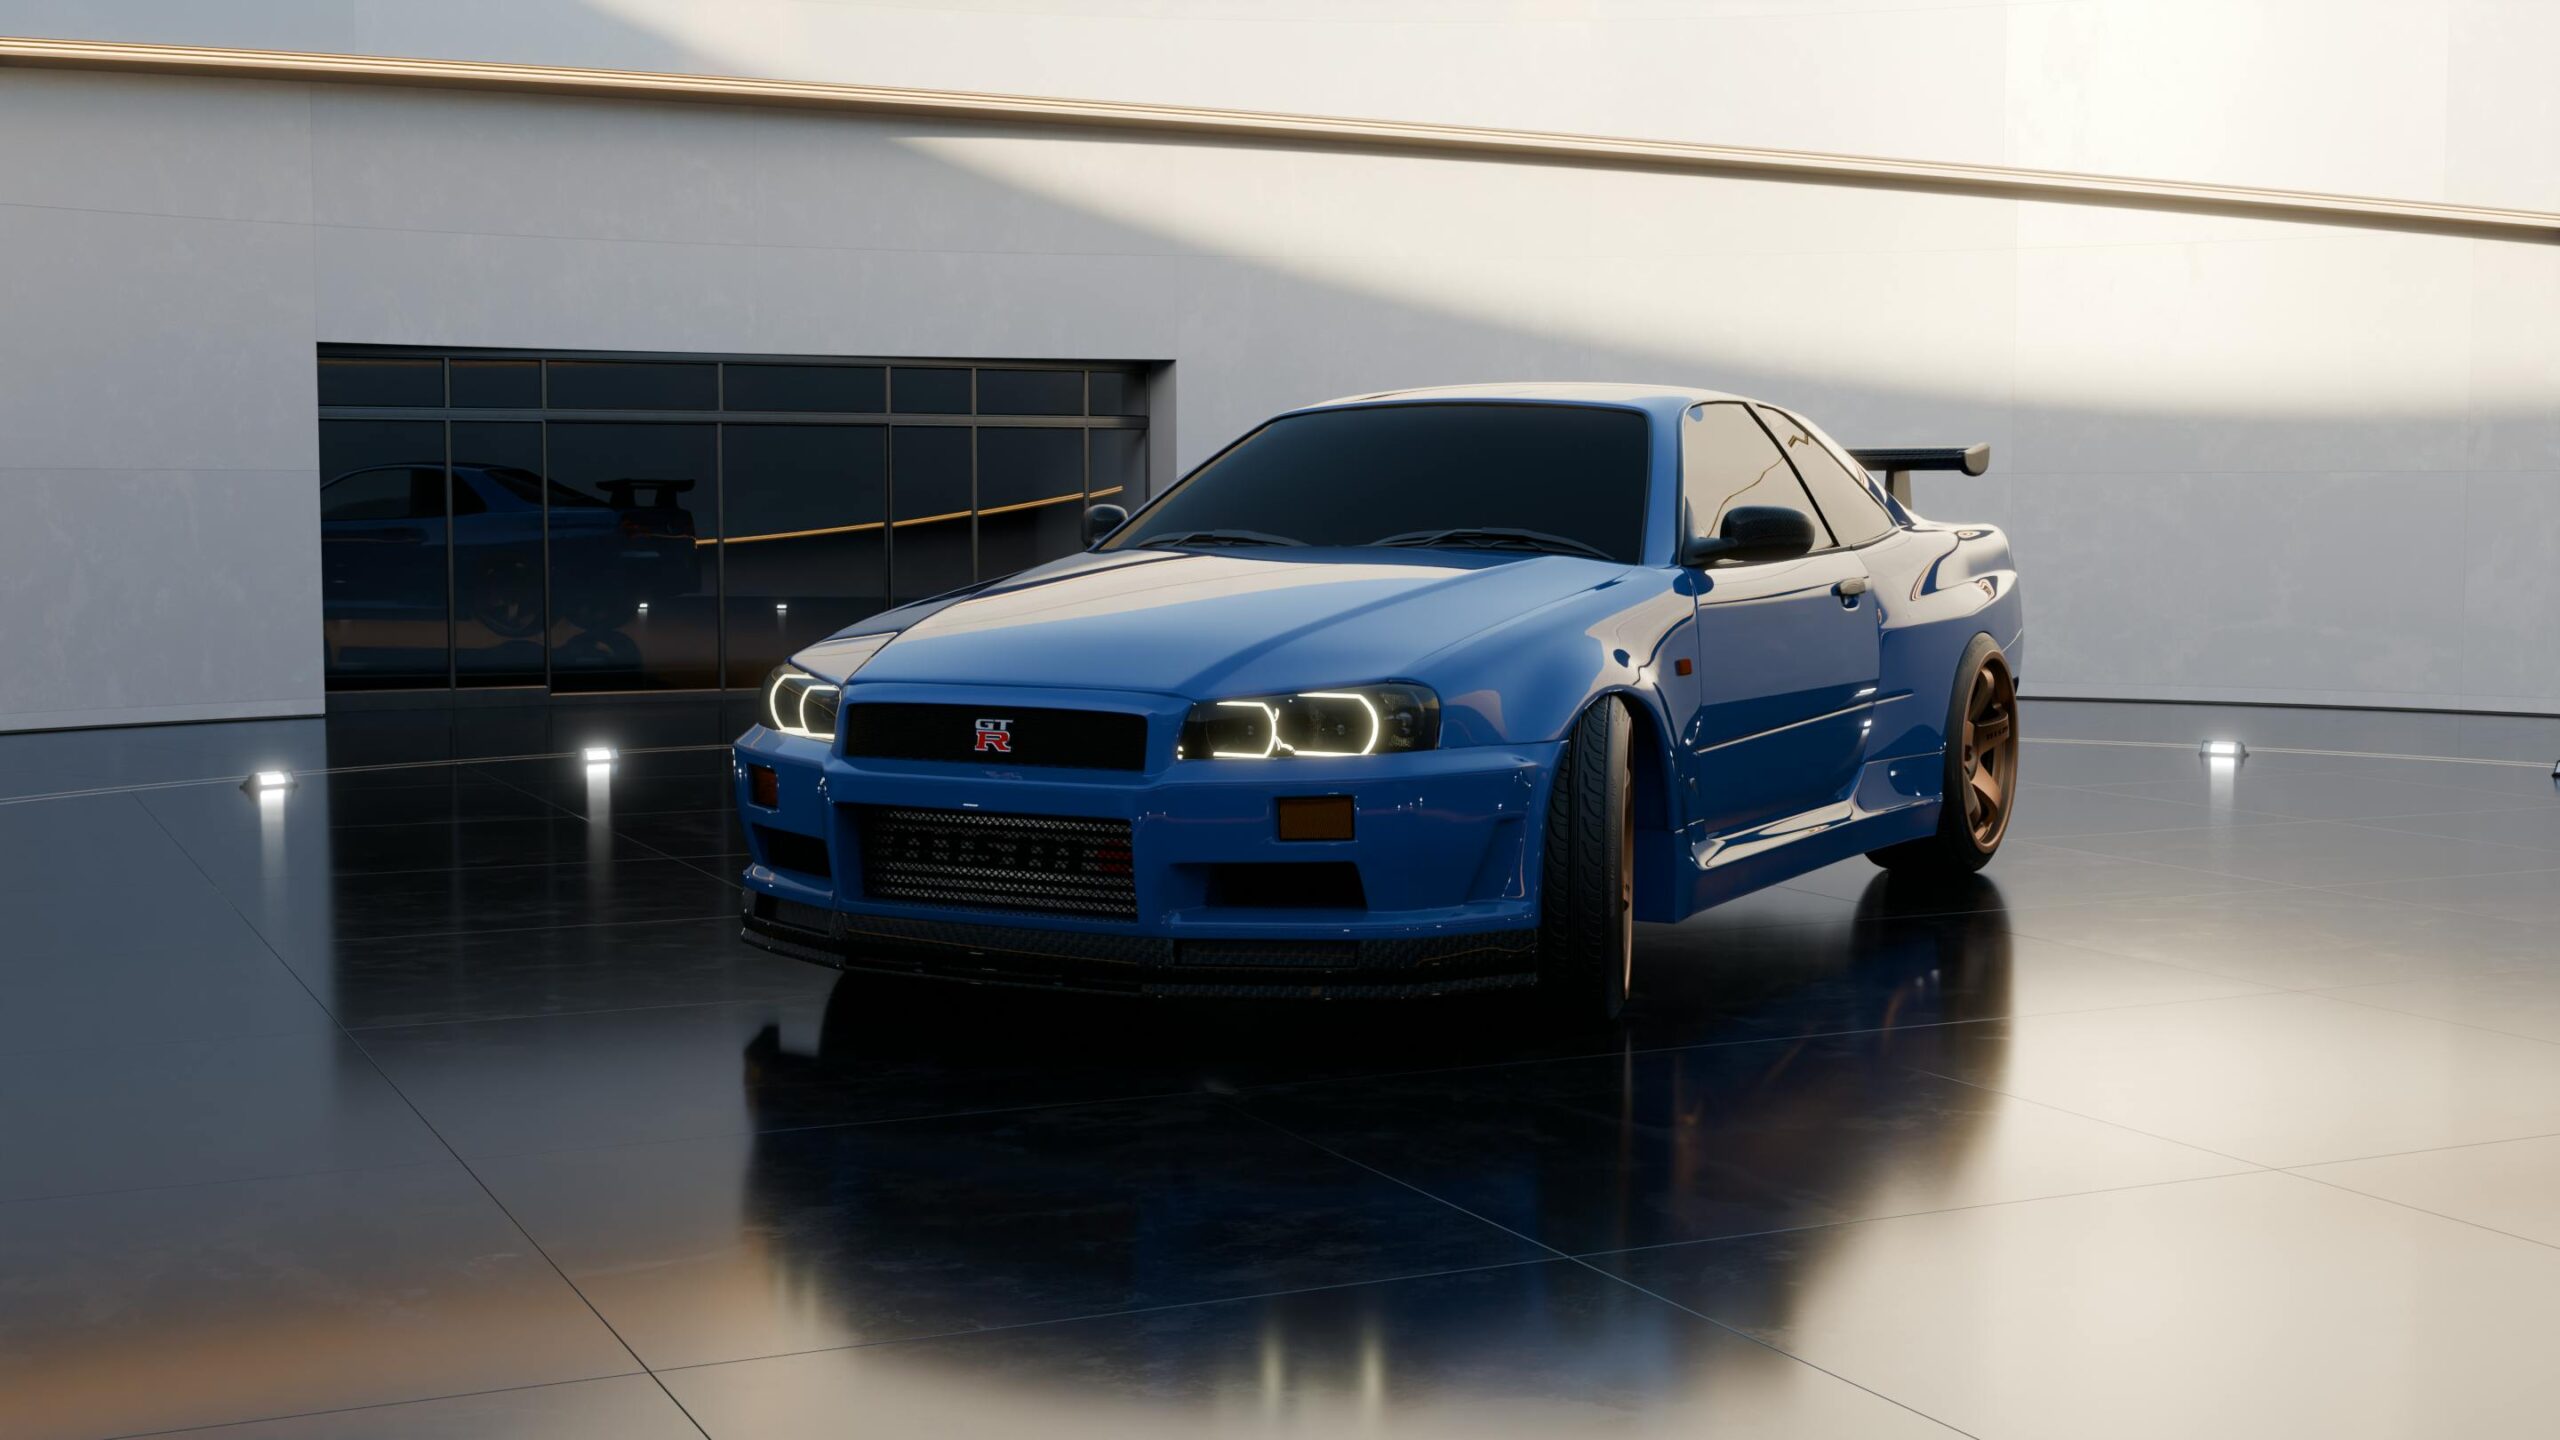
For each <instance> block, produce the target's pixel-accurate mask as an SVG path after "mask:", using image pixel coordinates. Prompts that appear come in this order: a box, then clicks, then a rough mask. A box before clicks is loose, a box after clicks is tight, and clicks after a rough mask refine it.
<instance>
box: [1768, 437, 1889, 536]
mask: <svg viewBox="0 0 2560 1440" xmlns="http://www.w3.org/2000/svg"><path fill="white" fill-rule="evenodd" d="M1760 418H1761V419H1763V420H1766V421H1768V422H1769V431H1770V433H1771V434H1774V435H1776V436H1777V437H1778V443H1779V444H1780V445H1781V446H1784V447H1785V449H1786V452H1787V458H1788V459H1790V460H1793V461H1794V462H1796V473H1797V474H1798V475H1801V476H1803V477H1804V485H1805V488H1806V489H1808V490H1810V491H1812V492H1813V503H1814V504H1815V505H1817V506H1819V507H1821V510H1822V518H1823V519H1825V520H1828V521H1830V522H1831V533H1832V534H1833V535H1834V536H1836V537H1838V538H1839V541H1840V543H1841V544H1843V545H1864V544H1866V543H1867V542H1868V541H1870V540H1879V539H1882V538H1883V537H1884V536H1886V535H1887V534H1889V533H1891V532H1892V530H1893V517H1892V516H1890V515H1887V514H1886V513H1885V510H1884V506H1882V505H1880V504H1878V503H1877V502H1876V498H1875V496H1874V495H1872V494H1870V493H1868V490H1867V482H1866V479H1865V477H1864V476H1859V475H1852V474H1850V473H1849V471H1848V468H1847V467H1846V466H1844V465H1842V464H1841V463H1840V461H1839V459H1838V458H1837V457H1835V456H1834V455H1832V453H1831V450H1830V447H1828V446H1826V445H1824V444H1823V443H1822V442H1821V441H1819V440H1817V439H1815V438H1814V437H1813V433H1812V432H1811V431H1809V430H1807V429H1806V428H1805V427H1804V425H1803V424H1802V423H1801V422H1799V421H1798V420H1797V419H1796V418H1795V417H1794V416H1792V415H1789V414H1787V413H1786V412H1785V411H1783V410H1772V409H1770V408H1769V407H1767V406H1765V405H1763V406H1761V407H1760Z"/></svg>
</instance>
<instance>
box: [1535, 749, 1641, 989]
mask: <svg viewBox="0 0 2560 1440" xmlns="http://www.w3.org/2000/svg"><path fill="white" fill-rule="evenodd" d="M1634 729H1635V727H1634V722H1633V721H1632V720H1631V719H1630V718H1629V717H1628V715H1627V711H1626V707H1624V706H1623V705H1620V704H1619V703H1618V702H1617V701H1615V700H1603V701H1601V702H1600V703H1599V704H1597V705H1594V706H1592V707H1591V708H1590V709H1589V710H1586V711H1584V712H1583V715H1582V718H1581V719H1580V720H1578V721H1576V722H1575V723H1574V727H1573V730H1572V731H1571V733H1569V734H1568V735H1566V737H1565V742H1564V753H1563V754H1562V755H1561V756H1560V757H1559V758H1558V759H1557V762H1556V774H1555V784H1554V788H1553V790H1552V791H1551V792H1550V794H1549V796H1548V800H1547V837H1546V856H1545V863H1544V865H1543V866H1542V868H1541V872H1540V876H1539V892H1538V986H1539V988H1540V989H1542V990H1546V991H1549V992H1550V993H1551V994H1552V996H1553V997H1554V1003H1555V1006H1556V1010H1557V1013H1558V1015H1559V1017H1560V1018H1563V1019H1565V1020H1568V1021H1575V1022H1594V1023H1606V1022H1608V1021H1612V1020H1615V1019H1617V1018H1618V1016H1619V1014H1620V1012H1622V1011H1623V1010H1625V1009H1626V1004H1627V988H1628V985H1629V983H1630V982H1631V981H1632V979H1633V978H1634V968H1635V807H1634V804H1633V801H1632V797H1631V794H1630V792H1631V790H1632V788H1633V773H1632V765H1633V754H1632V751H1633V744H1634Z"/></svg>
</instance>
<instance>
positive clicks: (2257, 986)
mask: <svg viewBox="0 0 2560 1440" xmlns="http://www.w3.org/2000/svg"><path fill="white" fill-rule="evenodd" d="M2289 888H2300V887H2289ZM2110 903H2115V902H2110ZM2122 903H2127V904H2131V903H2135V902H2131V901H2127V902H2122ZM2376 903H2378V904H2386V905H2390V904H2398V903H2400V902H2396V901H2389V900H2385V901H2377V902H2376ZM2009 933H2010V934H2012V935H2014V936H2017V937H2019V938H2022V939H2027V940H2034V941H2038V942H2040V943H2042V944H2046V945H2070V946H2076V947H2077V948H2079V949H2082V950H2087V951H2089V952H2090V953H2092V954H2096V955H2102V956H2104V957H2106V958H2107V959H2110V960H2126V961H2131V962H2133V963H2135V964H2138V965H2159V966H2163V967H2165V968H2167V969H2171V970H2182V971H2184V972H2186V973H2187V974H2189V975H2203V976H2209V977H2211V978H2213V979H2216V980H2228V981H2231V982H2233V983H2234V984H2240V985H2248V986H2251V987H2253V988H2252V989H2251V990H2248V991H2243V992H2242V995H2248V994H2268V995H2295V994H2302V993H2304V992H2308V991H2316V990H2321V989H2324V988H2335V987H2324V986H2320V985H2270V984H2268V983H2267V982H2266V981H2264V980H2252V979H2250V978H2249V977H2248V976H2246V975H2237V974H2234V973H2232V972H2231V971H2228V970H2213V969H2208V968H2206V967H2204V966H2202V965H2193V964H2189V963H2187V962H2186V961H2183V960H2163V959H2161V958H2160V957H2159V956H2157V955H2136V954H2133V953H2131V952H2130V951H2125V950H2110V949H2107V948H2106V947H2105V946H2103V945H2097V944H2093V943H2091V942H2089V941H2087V940H2066V939H2063V938H2062V937H2061V936H2058V935H2039V934H2037V933H2036V932H2034V931H2032V930H2015V929H2013V930H2011V931H2010V932H2009ZM2346 951H2347V953H2351V954H2353V953H2362V952H2361V950H2360V949H2358V948H2357V947H2354V946H2349V947H2346ZM2307 953H2318V952H2307ZM2450 973H2451V974H2455V975H2472V974H2485V973H2493V972H2492V971H2490V970H2481V971H2469V970H2463V971H2454V972H2450ZM2372 983H2376V984H2386V985H2387V984H2392V983H2396V982H2393V981H2387V980H2386V981H2376V982H2372ZM2242 995H2207V996H2197V997H2193V998H2197V999H2206V1000H2237V999H2240V998H2242ZM2141 1003H2145V1004H2160V1005H2177V1004H2183V1003H2185V1002H2184V1001H2178V1000H2160V1001H2146V1002H2141ZM2103 1008H2124V1009H2131V1008H2133V1007H2132V1006H2124V1007H2103ZM2035 1013H2037V1014H2042V1015H2067V1014H2078V1013H2082V1012H2078V1011H2067V1010H2044V1011H2037V1012H2035Z"/></svg>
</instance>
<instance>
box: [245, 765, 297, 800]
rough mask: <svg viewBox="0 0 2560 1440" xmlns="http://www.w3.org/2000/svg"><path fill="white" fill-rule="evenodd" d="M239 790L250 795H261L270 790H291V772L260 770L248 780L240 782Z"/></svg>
mask: <svg viewBox="0 0 2560 1440" xmlns="http://www.w3.org/2000/svg"><path fill="white" fill-rule="evenodd" d="M240 788H241V789H243V790H246V791H248V792H249V793H250V794H252V795H263V794H266V793H267V792H268V791H270V790H290V789H292V788H293V772H292V771H290V770H261V771H259V772H257V773H256V774H254V775H251V776H250V777H249V778H248V779H246V780H243V781H241V782H240Z"/></svg>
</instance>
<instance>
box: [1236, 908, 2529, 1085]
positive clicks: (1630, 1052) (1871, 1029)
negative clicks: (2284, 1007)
mask: <svg viewBox="0 0 2560 1440" xmlns="http://www.w3.org/2000/svg"><path fill="white" fill-rule="evenodd" d="M2035 938H2038V939H2041V938H2043V937H2041V936H2039V937H2035ZM2048 943H2051V944H2057V945H2068V944H2070V943H2071V942H2069V941H2049V942H2048ZM2077 948H2082V949H2086V948H2087V947H2085V946H2082V947H2077ZM2091 953H2092V954H2095V955H2096V956H2098V958H2100V959H2105V960H2122V961H2127V962H2129V963H2132V964H2157V965H2161V966H2163V967H2165V968H2168V969H2173V970H2182V971H2184V972H2185V973H2187V974H2190V975H2200V976H2204V977H2207V978H2209V979H2215V980H2228V981H2230V982H2232V983H2233V984H2238V985H2247V986H2249V987H2250V988H2249V989H2247V990H2244V991H2241V992H2240V993H2238V994H2235V995H2185V996H2178V997H2175V998H2172V999H2154V1000H2126V1001H2122V1002H2120V1003H2117V1004H2112V1005H2074V1006H2069V1007H2066V1008H2063V1009H2057V1010H2018V1011H2012V1012H2010V1013H2008V1014H2006V1015H1984V1016H1977V1017H1975V1018H1973V1019H1968V1020H1933V1021H1930V1022H1928V1023H1926V1024H1898V1025H1870V1026H1862V1027H1859V1028H1856V1029H1848V1030H1807V1031H1801V1032H1798V1033H1794V1034H1773V1035H1749V1036H1737V1037H1735V1038H1734V1039H1731V1040H1699V1041H1693V1042H1691V1043H1688V1044H1674V1045H1637V1046H1628V1047H1623V1048H1620V1049H1615V1050H1591V1051H1577V1052H1574V1053H1572V1054H1559V1055H1524V1056H1519V1057H1516V1058H1513V1059H1508V1060H1481V1061H1473V1062H1470V1063H1467V1064H1463V1065H1427V1066H1420V1067H1416V1068H1413V1069H1406V1070H1377V1071H1362V1072H1360V1073H1358V1074H1351V1075H1328V1076H1321V1077H1316V1078H1311V1079H1304V1080H1273V1081H1266V1082H1262V1083H1258V1084H1252V1085H1239V1086H1237V1087H1236V1088H1235V1090H1234V1091H1233V1092H1232V1093H1233V1094H1234V1095H1237V1096H1247V1095H1279V1094H1284V1093H1287V1092H1291V1091H1297V1090H1311V1089H1321V1088H1325V1087H1329V1086H1337V1085H1360V1084H1375V1083H1377V1082H1380V1081H1387V1080H1410V1079H1417V1078H1420V1077H1423V1076H1428V1075H1456V1074H1464V1073H1467V1072H1469V1071H1476V1070H1506V1069H1517V1068H1521V1067H1525V1066H1531V1065H1547V1064H1578V1063H1586V1062H1591V1061H1598V1060H1615V1059H1621V1058H1627V1057H1633V1056H1639V1055H1669V1054H1677V1053H1680V1052H1683V1051H1691V1050H1728V1049H1733V1048H1735V1047H1738V1046H1744V1045H1786V1044H1800V1043H1803V1042H1805V1041H1810V1040H1841V1039H1855V1038H1857V1037H1859V1036H1862V1035H1912V1034H1918V1033H1920V1032H1922V1031H1928V1030H1951V1029H1955V1028H1957V1027H1960V1026H1966V1025H2001V1024H2007V1023H2009V1022H2011V1021H2016V1020H2036V1019H2043V1018H2046V1017H2048V1016H2062V1015H2103V1014H2111V1013H2113V1012H2115V1011H2119V1010H2148V1009H2152V1008H2154V1007H2157V1006H2162V1005H2197V1004H2204V1003H2207V1002H2210V1001H2215V1000H2245V999H2247V998H2249V997H2251V996H2253V995H2290V994H2296V993H2300V992H2299V991H2297V990H2296V989H2294V988H2292V987H2287V986H2281V985H2268V984H2265V983H2263V982H2259V981H2253V980H2246V979H2243V978H2241V977H2239V976H2236V975H2224V974H2221V973H2219V972H2216V971H2211V970H2197V969H2193V968H2190V967H2188V966H2183V965H2172V964H2170V963H2169V962H2167V961H2144V960H2140V959H2137V958H2136V957H2133V956H2128V955H2116V954H2111V953H2109V952H2106V951H2092V952H2091ZM2422 1018H2423V1017H2422ZM2501 1033H2503V1032H2501ZM1895 1063H1900V1062H1895ZM1907 1068H1916V1067H1907Z"/></svg>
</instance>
